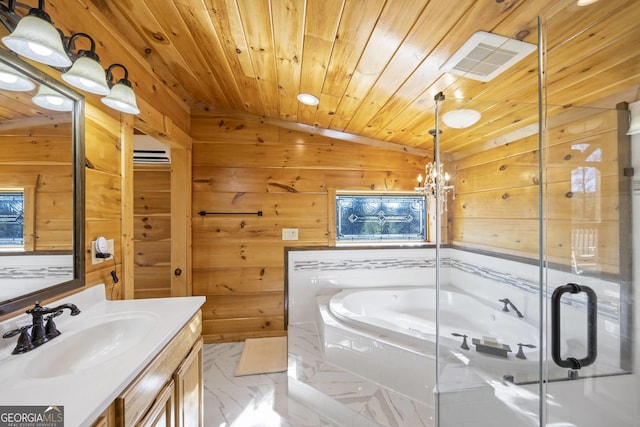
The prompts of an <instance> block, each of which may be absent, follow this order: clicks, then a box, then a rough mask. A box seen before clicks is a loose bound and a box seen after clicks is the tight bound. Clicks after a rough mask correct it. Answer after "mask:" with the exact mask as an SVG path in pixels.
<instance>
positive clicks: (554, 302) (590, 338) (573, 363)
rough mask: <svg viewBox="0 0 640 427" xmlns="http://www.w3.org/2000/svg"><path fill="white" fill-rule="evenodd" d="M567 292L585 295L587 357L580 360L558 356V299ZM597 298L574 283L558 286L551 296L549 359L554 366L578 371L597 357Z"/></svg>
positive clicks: (592, 292) (586, 289) (584, 287)
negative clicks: (551, 359) (550, 358)
mask: <svg viewBox="0 0 640 427" xmlns="http://www.w3.org/2000/svg"><path fill="white" fill-rule="evenodd" d="M567 292H569V293H572V294H578V293H580V292H584V293H586V294H587V356H586V357H584V358H582V359H576V358H575V357H567V358H566V359H563V358H562V356H561V355H560V343H561V341H562V340H561V339H560V298H562V295H564V294H566V293H567ZM597 306H598V298H597V296H596V293H595V292H594V291H593V289H591V288H590V287H588V286H584V285H582V286H581V285H578V284H576V283H567V284H566V285H562V286H558V287H557V288H556V289H555V290H554V291H553V294H552V295H551V357H552V358H553V361H554V362H555V363H556V365H558V366H560V367H562V368H571V369H580V368H584V367H585V366H589V365H591V364H592V363H593V362H595V360H596V357H597V355H598V343H597V339H598V329H597V328H598V318H597V316H598V311H597Z"/></svg>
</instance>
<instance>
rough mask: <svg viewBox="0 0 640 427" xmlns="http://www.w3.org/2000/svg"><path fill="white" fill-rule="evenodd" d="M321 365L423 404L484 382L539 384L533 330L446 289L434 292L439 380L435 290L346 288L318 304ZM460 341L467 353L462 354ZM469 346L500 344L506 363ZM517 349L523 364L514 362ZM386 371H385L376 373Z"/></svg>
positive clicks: (525, 322) (497, 308) (499, 310)
mask: <svg viewBox="0 0 640 427" xmlns="http://www.w3.org/2000/svg"><path fill="white" fill-rule="evenodd" d="M317 302H318V308H319V320H318V323H319V332H320V339H321V341H323V342H322V344H323V349H324V353H325V354H324V356H325V360H327V361H328V362H330V363H332V364H334V365H336V366H339V367H341V368H342V369H345V370H347V371H350V372H352V373H355V374H357V375H360V376H362V377H365V378H367V379H369V380H371V381H373V382H376V383H379V384H381V385H383V386H386V387H389V388H391V389H394V390H396V391H399V392H402V393H404V394H406V395H408V396H410V397H412V398H414V399H416V400H419V401H422V402H430V400H432V399H433V389H434V387H435V384H436V378H438V379H439V382H438V384H439V388H440V391H441V392H442V391H445V390H447V389H448V388H450V389H451V390H452V391H453V390H458V391H459V390H460V389H461V388H464V387H467V388H470V389H474V388H475V389H477V388H478V387H483V386H485V385H486V384H487V381H499V382H502V381H503V379H504V377H505V376H508V377H513V380H514V381H515V382H528V381H535V380H536V379H537V378H538V377H539V373H538V368H539V366H538V365H539V363H538V360H539V352H538V348H539V345H538V335H539V332H538V330H537V328H536V327H535V326H534V325H533V323H530V322H531V321H530V320H529V319H526V318H524V319H521V318H519V317H517V315H516V314H515V313H514V312H513V311H511V312H508V313H506V312H503V311H502V304H501V303H499V302H497V301H496V304H495V305H494V306H490V305H488V304H485V303H484V302H482V301H480V300H478V299H476V298H474V297H472V296H470V295H468V294H465V293H463V292H457V291H455V290H453V289H446V290H441V291H440V328H439V331H438V332H439V334H440V340H439V342H440V351H439V354H438V358H439V360H440V365H439V367H440V372H439V375H438V373H436V344H435V341H436V321H435V318H436V304H435V302H436V290H435V288H431V287H420V288H416V287H402V288H399V287H393V288H351V289H344V290H341V291H339V292H338V293H336V294H333V295H329V296H326V295H324V296H319V297H318V298H317ZM452 333H458V334H464V335H467V336H468V338H467V342H468V346H469V349H463V348H461V344H462V337H455V336H453V335H452ZM472 338H477V339H479V340H481V342H482V341H483V340H486V341H495V342H498V343H499V344H507V345H509V346H510V347H511V352H508V353H507V357H502V356H496V355H493V354H487V353H482V352H478V351H476V348H475V346H474V344H473V343H472ZM518 343H523V344H533V345H535V346H536V348H534V349H530V348H525V349H524V353H525V355H526V359H519V358H516V357H515V356H516V353H517V351H518V346H517V344H518ZM384 366H390V367H391V369H386V368H385V369H383V368H382V367H384Z"/></svg>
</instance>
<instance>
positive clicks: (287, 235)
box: [282, 228, 298, 240]
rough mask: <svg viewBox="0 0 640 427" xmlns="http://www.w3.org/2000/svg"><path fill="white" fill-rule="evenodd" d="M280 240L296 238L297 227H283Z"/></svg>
mask: <svg viewBox="0 0 640 427" xmlns="http://www.w3.org/2000/svg"><path fill="white" fill-rule="evenodd" d="M282 240H298V229H297V228H283V229H282Z"/></svg>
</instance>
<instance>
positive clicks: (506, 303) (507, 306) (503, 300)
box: [498, 298, 524, 317]
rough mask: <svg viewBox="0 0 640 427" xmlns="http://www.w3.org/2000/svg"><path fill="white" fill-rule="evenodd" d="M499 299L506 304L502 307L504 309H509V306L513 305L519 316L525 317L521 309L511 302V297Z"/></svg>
mask: <svg viewBox="0 0 640 427" xmlns="http://www.w3.org/2000/svg"><path fill="white" fill-rule="evenodd" d="M498 301H500V302H501V303H503V304H504V307H503V308H502V311H509V307H511V308H512V309H513V311H515V312H516V314H517V315H518V317H524V316H523V315H522V313H520V310H518V308H517V307H516V306H515V305H513V303H512V302H511V300H510V299H509V298H504V299H499V300H498Z"/></svg>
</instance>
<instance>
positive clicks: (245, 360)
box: [236, 337, 287, 377]
mask: <svg viewBox="0 0 640 427" xmlns="http://www.w3.org/2000/svg"><path fill="white" fill-rule="evenodd" d="M286 370H287V337H270V338H250V339H248V340H245V342H244V348H243V349H242V354H241V355H240V360H239V361H238V366H236V377H239V376H242V375H257V374H268V373H273V372H284V371H286Z"/></svg>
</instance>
